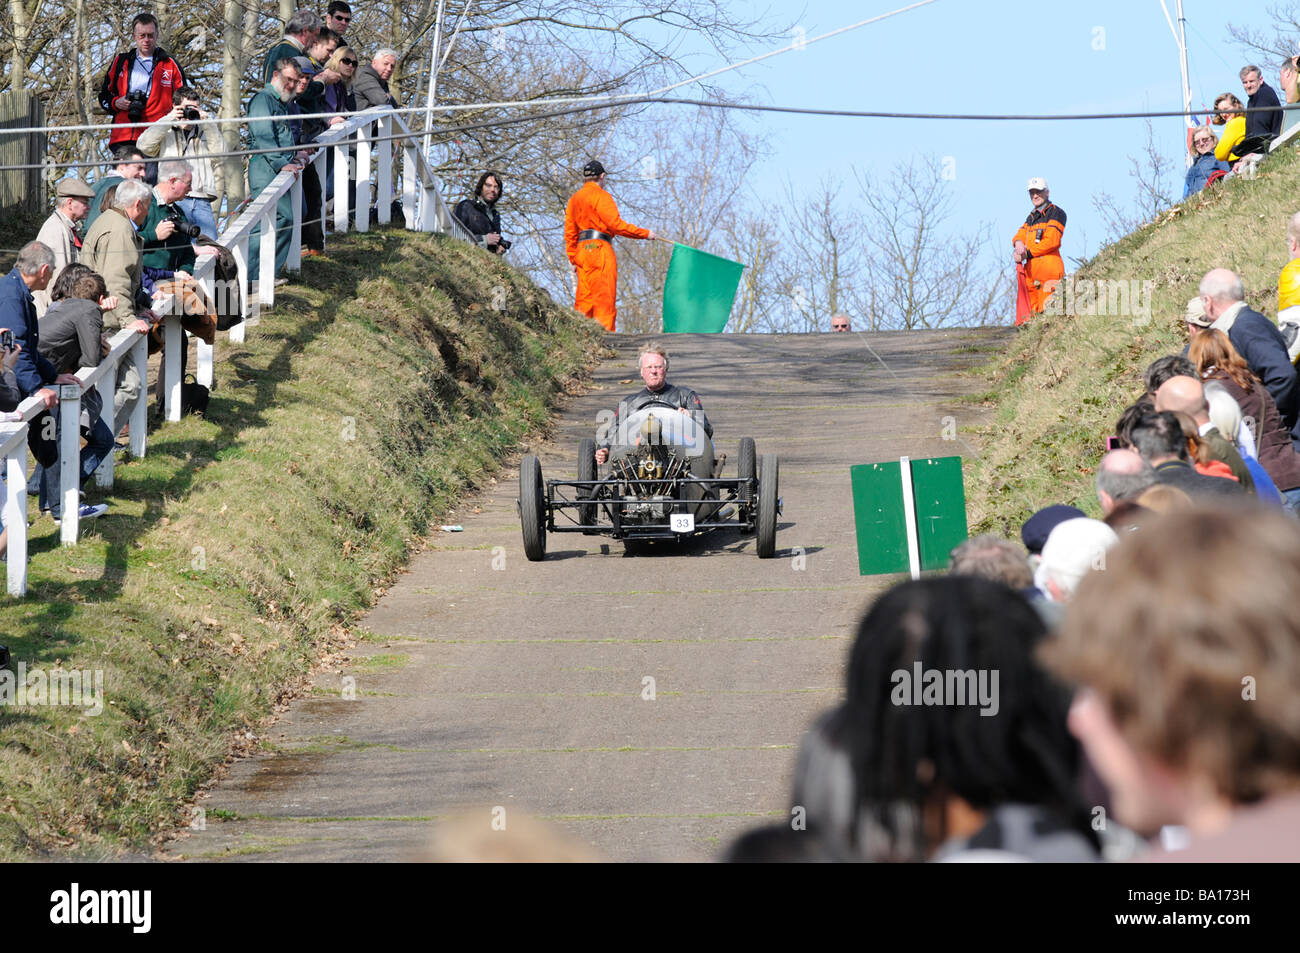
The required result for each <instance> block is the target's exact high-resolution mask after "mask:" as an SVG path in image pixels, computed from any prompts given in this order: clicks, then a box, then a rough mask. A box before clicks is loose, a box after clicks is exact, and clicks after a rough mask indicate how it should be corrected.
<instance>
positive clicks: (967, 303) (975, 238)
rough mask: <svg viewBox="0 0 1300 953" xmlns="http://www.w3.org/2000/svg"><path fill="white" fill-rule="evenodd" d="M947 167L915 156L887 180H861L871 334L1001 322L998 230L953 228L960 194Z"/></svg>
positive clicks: (861, 306)
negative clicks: (995, 237)
mask: <svg viewBox="0 0 1300 953" xmlns="http://www.w3.org/2000/svg"><path fill="white" fill-rule="evenodd" d="M946 171H947V170H946V169H945V167H944V166H943V164H942V163H941V162H940V161H939V160H937V159H936V158H935V157H933V156H925V157H921V158H919V159H912V160H909V161H907V162H906V163H903V164H901V165H898V166H896V167H895V168H894V169H893V170H892V171H890V172H889V173H888V174H887V175H886V176H883V177H879V178H873V177H871V176H868V175H859V176H858V185H859V190H858V198H859V200H860V201H861V203H862V206H863V215H864V218H865V222H864V230H863V237H864V239H865V243H866V252H865V259H866V261H865V271H866V274H865V278H864V280H863V281H862V282H861V283H860V288H861V290H860V292H859V294H858V296H857V309H858V312H859V314H860V315H861V316H862V318H863V322H864V324H865V325H866V327H868V328H872V329H886V328H888V329H901V330H909V331H910V330H913V329H917V328H941V327H953V326H968V325H982V324H990V323H997V322H999V321H1000V320H1001V319H1002V317H1003V315H1002V314H1001V313H999V309H998V305H999V302H1000V301H1002V300H1003V299H1004V298H1005V296H1006V294H1007V287H1008V286H1007V277H1006V270H1005V269H1002V268H998V267H997V266H996V265H995V264H994V261H995V257H996V256H995V254H994V253H993V251H994V243H993V238H992V228H991V226H990V225H988V224H982V225H979V226H976V227H975V228H973V229H972V230H970V231H968V232H957V231H954V230H953V228H952V224H951V220H952V217H953V214H954V208H953V202H954V200H953V195H952V191H951V186H950V185H949V183H950V182H951V181H953V180H952V178H951V176H949V175H946V174H945V172H946Z"/></svg>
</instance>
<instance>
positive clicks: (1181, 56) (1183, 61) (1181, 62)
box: [1178, 0, 1192, 126]
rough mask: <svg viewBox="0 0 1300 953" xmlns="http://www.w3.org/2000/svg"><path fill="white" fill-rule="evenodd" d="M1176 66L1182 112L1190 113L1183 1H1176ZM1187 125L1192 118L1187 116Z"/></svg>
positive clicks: (1190, 97) (1190, 91)
mask: <svg viewBox="0 0 1300 953" xmlns="http://www.w3.org/2000/svg"><path fill="white" fill-rule="evenodd" d="M1178 66H1179V68H1180V69H1182V71H1183V112H1185V113H1189V114H1190V113H1191V111H1192V83H1191V80H1190V79H1188V76H1187V17H1185V16H1183V0H1178ZM1187 125H1188V126H1191V125H1192V117H1191V116H1190V115H1188V116H1187Z"/></svg>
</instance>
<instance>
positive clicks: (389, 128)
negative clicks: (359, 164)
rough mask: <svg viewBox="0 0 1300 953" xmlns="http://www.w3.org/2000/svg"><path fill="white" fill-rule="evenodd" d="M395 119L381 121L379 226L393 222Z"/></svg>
mask: <svg viewBox="0 0 1300 953" xmlns="http://www.w3.org/2000/svg"><path fill="white" fill-rule="evenodd" d="M392 134H393V117H392V116H385V117H384V118H383V119H381V120H379V139H380V142H379V188H378V189H377V194H376V196H375V209H376V210H377V211H378V212H379V224H380V225H387V224H388V223H389V222H391V221H392V220H393V142H392V139H391V136H392Z"/></svg>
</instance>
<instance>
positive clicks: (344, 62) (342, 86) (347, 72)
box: [323, 46, 359, 222]
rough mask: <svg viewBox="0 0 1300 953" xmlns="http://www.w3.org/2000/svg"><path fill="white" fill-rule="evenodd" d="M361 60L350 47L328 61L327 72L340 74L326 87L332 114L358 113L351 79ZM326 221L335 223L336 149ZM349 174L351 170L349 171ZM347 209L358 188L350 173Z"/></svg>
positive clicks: (329, 163) (328, 171) (329, 162)
mask: <svg viewBox="0 0 1300 953" xmlns="http://www.w3.org/2000/svg"><path fill="white" fill-rule="evenodd" d="M358 60H359V58H358V57H357V54H356V51H355V50H353V49H352V47H350V46H340V47H339V48H338V49H336V50H335V51H334V53H333V55H331V56H330V58H329V59H328V60H327V61H326V62H325V68H326V69H327V70H333V71H334V72H335V73H337V74H338V75H339V80H338V82H337V83H331V84H329V85H328V86H326V87H325V95H324V97H323V98H324V101H325V111H326V112H332V113H350V112H356V109H357V101H356V98H355V97H354V96H353V95H352V80H354V79H355V78H356V75H357V64H358ZM325 163H326V165H325V208H326V212H325V219H326V221H327V222H333V221H334V150H333V149H330V150H329V158H327V159H326V160H325ZM349 172H350V170H349ZM348 208H349V209H355V208H356V185H355V181H354V180H353V178H352V177H351V175H350V174H349V176H348Z"/></svg>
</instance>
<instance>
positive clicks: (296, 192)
mask: <svg viewBox="0 0 1300 953" xmlns="http://www.w3.org/2000/svg"><path fill="white" fill-rule="evenodd" d="M302 177H303V173H302V172H299V173H298V174H297V175H295V176H294V177H293V185H291V186H289V200H290V201H291V202H292V203H293V229H292V231H290V232H289V259H288V261H287V262H286V263H285V267H286V268H288V270H289V271H301V270H302Z"/></svg>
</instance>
